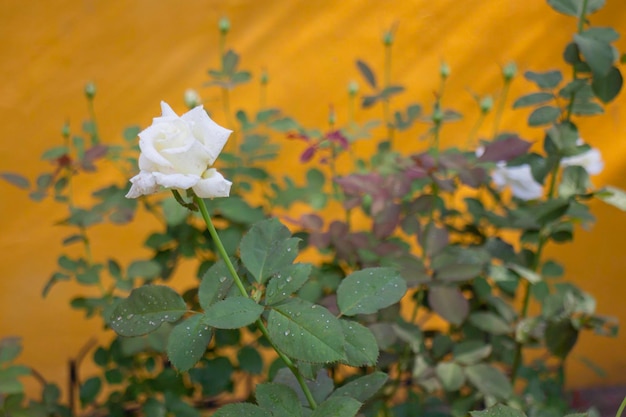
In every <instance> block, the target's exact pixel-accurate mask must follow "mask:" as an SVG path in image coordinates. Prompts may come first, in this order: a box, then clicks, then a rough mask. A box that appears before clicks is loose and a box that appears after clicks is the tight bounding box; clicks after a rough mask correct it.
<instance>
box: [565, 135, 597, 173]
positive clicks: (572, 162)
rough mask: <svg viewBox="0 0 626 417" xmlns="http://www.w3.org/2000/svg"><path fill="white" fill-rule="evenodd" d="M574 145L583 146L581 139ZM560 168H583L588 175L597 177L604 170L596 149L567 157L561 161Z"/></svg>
mask: <svg viewBox="0 0 626 417" xmlns="http://www.w3.org/2000/svg"><path fill="white" fill-rule="evenodd" d="M576 143H577V144H578V145H579V146H580V145H583V144H584V142H583V140H582V139H578V141H577V142H576ZM561 166H563V167H571V166H581V167H583V168H585V170H586V171H587V172H588V173H589V175H597V174H599V173H601V172H602V170H603V169H604V161H603V160H602V154H601V153H600V151H599V150H598V149H597V148H591V149H589V150H588V151H586V152H583V153H581V154H578V155H573V156H567V157H565V158H563V159H561Z"/></svg>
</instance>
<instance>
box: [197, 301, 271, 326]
mask: <svg viewBox="0 0 626 417" xmlns="http://www.w3.org/2000/svg"><path fill="white" fill-rule="evenodd" d="M261 313H263V306H261V305H259V304H257V303H255V302H254V300H252V299H250V298H245V297H230V298H227V299H225V300H221V301H218V302H216V303H215V304H211V305H210V306H209V308H207V309H206V311H205V312H204V319H203V323H206V324H208V325H210V326H213V327H217V328H218V329H238V328H240V327H244V326H247V325H249V324H252V323H254V322H255V321H256V320H257V319H258V318H259V316H260V315H261Z"/></svg>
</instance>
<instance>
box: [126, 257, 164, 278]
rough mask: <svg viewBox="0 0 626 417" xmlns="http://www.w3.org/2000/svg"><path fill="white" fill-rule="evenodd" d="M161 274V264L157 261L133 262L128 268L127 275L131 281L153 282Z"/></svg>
mask: <svg viewBox="0 0 626 417" xmlns="http://www.w3.org/2000/svg"><path fill="white" fill-rule="evenodd" d="M160 274H161V264H159V263H158V262H157V261H153V260H148V261H133V262H132V263H131V264H130V265H129V266H128V271H127V275H128V278H129V279H133V278H145V279H147V280H152V279H155V278H157V277H158V276H159V275H160Z"/></svg>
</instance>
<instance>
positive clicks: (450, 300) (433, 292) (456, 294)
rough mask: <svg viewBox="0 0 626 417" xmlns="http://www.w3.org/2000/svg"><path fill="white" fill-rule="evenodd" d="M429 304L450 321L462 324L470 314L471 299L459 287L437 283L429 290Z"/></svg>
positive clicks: (457, 324) (458, 324)
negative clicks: (468, 299)
mask: <svg viewBox="0 0 626 417" xmlns="http://www.w3.org/2000/svg"><path fill="white" fill-rule="evenodd" d="M428 304H429V305H430V307H431V308H432V309H433V311H434V312H435V313H437V314H439V315H440V316H441V317H442V318H444V319H445V320H447V321H449V322H450V323H452V324H454V325H456V326H460V325H461V323H463V321H465V319H466V318H467V315H468V314H469V309H470V306H469V301H467V298H465V296H464V295H463V293H462V292H461V290H460V289H459V288H458V287H449V286H443V285H437V286H433V287H431V288H430V291H429V292H428Z"/></svg>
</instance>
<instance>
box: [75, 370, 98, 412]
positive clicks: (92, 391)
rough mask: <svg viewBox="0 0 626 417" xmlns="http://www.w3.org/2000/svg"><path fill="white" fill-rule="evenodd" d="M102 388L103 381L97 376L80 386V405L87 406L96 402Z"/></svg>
mask: <svg viewBox="0 0 626 417" xmlns="http://www.w3.org/2000/svg"><path fill="white" fill-rule="evenodd" d="M101 388H102V380H101V379H100V378H98V377H97V376H94V377H92V378H89V379H88V380H86V381H85V382H84V383H83V384H82V385H81V386H80V391H79V395H80V403H81V405H83V406H85V405H87V404H91V403H93V402H94V401H95V399H96V397H97V396H98V394H99V393H100V389H101Z"/></svg>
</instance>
